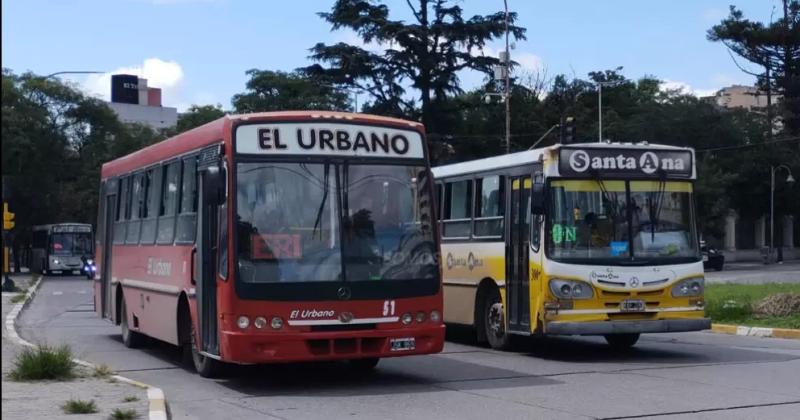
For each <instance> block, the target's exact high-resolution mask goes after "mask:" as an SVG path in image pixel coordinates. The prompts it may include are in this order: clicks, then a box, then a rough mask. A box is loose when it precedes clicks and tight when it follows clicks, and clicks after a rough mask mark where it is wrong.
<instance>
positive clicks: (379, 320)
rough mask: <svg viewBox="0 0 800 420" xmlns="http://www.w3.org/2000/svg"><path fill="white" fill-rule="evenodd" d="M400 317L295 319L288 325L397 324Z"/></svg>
mask: <svg viewBox="0 0 800 420" xmlns="http://www.w3.org/2000/svg"><path fill="white" fill-rule="evenodd" d="M399 319H400V317H397V316H390V317H386V318H355V319H352V320H351V321H350V322H342V321H340V320H338V319H308V320H305V319H299V320H298V319H295V320H291V319H290V320H289V321H288V322H289V325H300V326H303V325H347V324H382V323H386V322H397V321H398V320H399Z"/></svg>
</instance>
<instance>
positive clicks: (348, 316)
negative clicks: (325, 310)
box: [339, 312, 353, 324]
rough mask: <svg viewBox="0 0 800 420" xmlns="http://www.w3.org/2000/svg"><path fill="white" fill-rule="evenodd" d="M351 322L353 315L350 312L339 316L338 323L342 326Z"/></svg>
mask: <svg viewBox="0 0 800 420" xmlns="http://www.w3.org/2000/svg"><path fill="white" fill-rule="evenodd" d="M352 320H353V314H351V313H350V312H342V313H340V314H339V321H341V322H342V323H343V324H347V323H348V322H350V321H352Z"/></svg>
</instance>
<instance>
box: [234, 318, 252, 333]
mask: <svg viewBox="0 0 800 420" xmlns="http://www.w3.org/2000/svg"><path fill="white" fill-rule="evenodd" d="M236 325H237V326H238V327H239V328H240V329H243V330H246V329H247V327H249V326H250V318H248V317H246V316H244V315H242V316H240V317H239V319H237V320H236Z"/></svg>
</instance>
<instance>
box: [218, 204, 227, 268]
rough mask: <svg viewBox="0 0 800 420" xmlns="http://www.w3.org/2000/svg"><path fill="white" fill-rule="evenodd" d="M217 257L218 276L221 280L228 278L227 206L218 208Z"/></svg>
mask: <svg viewBox="0 0 800 420" xmlns="http://www.w3.org/2000/svg"><path fill="white" fill-rule="evenodd" d="M217 254H218V255H219V260H218V265H217V267H219V276H220V277H222V278H223V279H227V278H228V205H227V204H223V205H221V206H219V245H218V246H217Z"/></svg>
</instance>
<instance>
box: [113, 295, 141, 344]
mask: <svg viewBox="0 0 800 420" xmlns="http://www.w3.org/2000/svg"><path fill="white" fill-rule="evenodd" d="M120 316H121V318H122V319H121V320H120V323H119V325H120V328H121V329H122V343H123V344H125V347H128V348H131V349H133V348H136V347H139V346H141V345H142V342H143V341H144V336H143V335H141V334H139V333H138V332H136V331H133V330H131V329H130V328H129V327H128V310H127V308H126V307H125V298H124V297H123V298H122V307H121V308H120Z"/></svg>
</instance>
